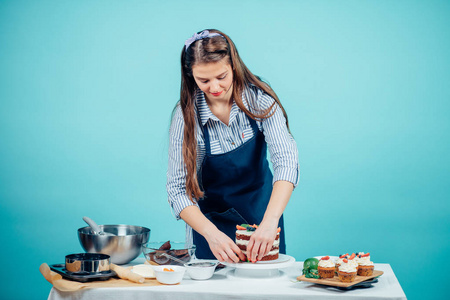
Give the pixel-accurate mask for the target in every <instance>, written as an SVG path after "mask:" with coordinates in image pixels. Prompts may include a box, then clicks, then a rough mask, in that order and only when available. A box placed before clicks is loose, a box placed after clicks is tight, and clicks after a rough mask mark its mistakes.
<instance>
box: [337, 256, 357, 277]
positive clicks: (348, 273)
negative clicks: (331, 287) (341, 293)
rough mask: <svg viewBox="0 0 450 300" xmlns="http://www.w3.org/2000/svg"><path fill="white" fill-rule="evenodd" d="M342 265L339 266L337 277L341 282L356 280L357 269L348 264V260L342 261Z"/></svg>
mask: <svg viewBox="0 0 450 300" xmlns="http://www.w3.org/2000/svg"><path fill="white" fill-rule="evenodd" d="M342 262H343V264H341V265H340V266H339V271H338V277H339V280H340V281H342V282H352V281H353V280H355V278H356V273H357V267H355V265H354V264H351V263H349V260H348V259H346V258H345V259H343V260H342Z"/></svg>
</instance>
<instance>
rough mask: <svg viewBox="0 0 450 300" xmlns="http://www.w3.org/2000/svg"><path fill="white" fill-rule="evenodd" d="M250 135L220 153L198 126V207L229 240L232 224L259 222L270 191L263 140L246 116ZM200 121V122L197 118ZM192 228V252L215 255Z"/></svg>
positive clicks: (283, 246)
mask: <svg viewBox="0 0 450 300" xmlns="http://www.w3.org/2000/svg"><path fill="white" fill-rule="evenodd" d="M247 118H248V119H249V121H250V124H251V126H252V129H253V133H254V135H253V137H252V138H251V139H250V140H249V141H247V142H246V143H244V144H242V145H241V146H240V147H238V148H236V149H234V150H232V151H230V152H227V153H223V154H215V155H213V154H211V145H210V140H209V133H208V130H207V128H206V126H203V127H202V130H203V136H204V139H205V152H206V154H205V159H204V160H203V163H202V166H201V168H200V170H199V174H198V179H199V184H200V187H201V188H202V189H203V191H204V193H205V194H204V195H205V196H204V198H203V199H201V200H200V201H198V204H199V206H200V210H201V211H202V213H203V214H204V215H205V216H206V218H208V219H209V220H210V221H211V222H212V223H213V224H214V225H216V227H217V228H218V229H219V230H220V231H222V232H223V233H225V234H226V235H227V236H229V237H230V238H231V239H232V240H233V241H234V240H235V237H236V225H238V224H239V225H240V224H260V223H261V221H262V219H263V217H264V213H265V212H266V208H267V205H268V203H269V200H270V196H271V194H272V179H273V176H272V172H271V171H270V168H269V163H268V161H267V158H266V155H267V144H266V142H265V140H264V134H263V133H262V132H260V131H259V129H258V126H257V124H256V121H255V120H253V119H251V118H250V117H248V116H247ZM200 124H201V122H200ZM278 226H279V227H281V232H280V253H283V254H285V253H286V244H285V238H284V223H283V216H281V218H280V221H279V224H278ZM192 232H193V239H194V240H193V242H194V245H196V251H195V256H196V257H197V258H202V259H215V257H214V255H213V254H212V251H211V249H210V248H209V245H208V242H207V241H206V239H205V238H204V237H203V236H202V235H200V234H199V233H197V232H196V231H195V230H193V231H192Z"/></svg>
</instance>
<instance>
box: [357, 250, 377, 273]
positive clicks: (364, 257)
mask: <svg viewBox="0 0 450 300" xmlns="http://www.w3.org/2000/svg"><path fill="white" fill-rule="evenodd" d="M358 256H359V257H358V275H359V276H372V275H373V269H374V265H373V262H371V261H370V253H366V254H360V255H358Z"/></svg>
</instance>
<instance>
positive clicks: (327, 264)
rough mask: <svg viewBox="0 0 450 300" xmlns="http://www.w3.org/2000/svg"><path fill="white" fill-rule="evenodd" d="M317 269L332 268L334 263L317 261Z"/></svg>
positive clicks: (329, 260) (328, 260)
mask: <svg viewBox="0 0 450 300" xmlns="http://www.w3.org/2000/svg"><path fill="white" fill-rule="evenodd" d="M319 267H321V268H334V262H332V261H331V259H327V260H319Z"/></svg>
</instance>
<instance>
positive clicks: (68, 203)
mask: <svg viewBox="0 0 450 300" xmlns="http://www.w3.org/2000/svg"><path fill="white" fill-rule="evenodd" d="M449 20H450V2H449V1H242V0H240V1H235V0H230V1H226V2H223V1H216V2H213V1H167V2H163V1H131V0H130V1H56V0H55V1H6V0H1V1H0V201H1V204H0V205H1V206H0V225H1V228H2V238H1V240H2V242H1V245H2V246H1V250H0V251H1V253H2V255H1V257H2V266H3V270H2V272H0V276H1V282H2V283H3V284H2V291H1V294H2V296H1V298H2V299H45V298H46V297H47V295H48V293H49V291H50V288H51V286H50V284H49V283H47V282H46V281H45V280H44V278H43V277H42V276H41V274H40V273H39V270H38V268H39V265H40V264H41V263H44V262H46V263H49V264H52V263H61V262H63V261H64V257H65V255H67V254H70V253H76V252H82V248H81V246H80V245H79V242H78V239H77V235H76V230H77V229H78V228H80V227H83V226H85V224H84V222H83V221H82V217H83V216H85V215H86V216H89V217H91V218H92V219H94V220H96V221H97V222H98V223H99V224H118V223H120V224H134V225H141V226H146V227H149V228H151V229H152V233H151V237H150V240H152V241H158V240H168V239H171V240H183V239H184V223H183V222H182V221H179V222H177V221H176V220H175V219H174V218H173V216H172V214H171V211H170V209H169V205H168V204H167V196H166V190H165V180H166V177H165V176H166V169H167V150H168V128H169V122H170V114H171V111H172V109H173V107H174V105H175V103H176V101H177V100H178V98H179V88H180V62H179V57H180V53H181V49H182V47H183V43H184V40H185V39H187V38H188V37H190V36H191V35H192V34H193V33H194V32H196V31H199V30H201V29H204V28H217V29H220V30H222V31H224V32H225V33H227V34H228V35H230V37H231V38H232V39H233V40H234V42H235V43H236V45H237V47H238V50H239V53H240V55H241V57H242V59H243V60H244V62H245V63H246V64H247V66H248V67H249V68H250V70H252V71H253V72H254V73H255V74H258V75H261V76H262V77H263V78H265V79H266V80H268V81H269V82H270V84H271V85H272V87H273V88H274V90H275V91H276V92H277V94H278V95H279V97H280V99H281V101H282V103H283V104H284V106H285V108H286V110H287V112H288V115H289V117H290V126H291V131H292V132H293V134H294V137H295V138H296V141H297V143H298V148H299V153H300V165H301V173H302V175H301V180H300V184H299V186H298V187H297V189H296V190H295V191H294V193H293V195H292V198H291V201H290V203H289V205H288V207H287V209H286V212H285V220H286V224H287V239H288V254H290V255H292V256H294V257H295V258H296V259H297V260H304V259H306V258H308V257H311V256H316V255H325V254H330V255H337V254H339V253H342V252H354V251H364V252H371V257H372V260H373V261H374V262H376V263H389V264H391V266H392V268H393V270H394V272H395V274H396V276H397V278H398V280H399V282H400V284H401V286H402V288H403V290H404V292H405V294H406V296H407V297H408V299H425V298H428V299H444V298H447V297H449V296H450V293H449V290H448V288H447V287H446V284H447V281H448V275H447V274H448V272H447V271H446V270H447V269H448V266H447V265H446V262H447V261H448V255H449V254H450V253H449V252H450V251H449V250H450V249H449V246H450V245H449V240H450V226H449V225H450V222H449V212H450V207H449V206H450V205H449V178H450V177H449V166H450V164H449V155H448V153H449V150H450V149H449V148H450V147H449V129H450V128H449V127H450V121H449V106H450V104H449V100H450V90H449V82H450V59H449V54H450V21H449ZM444 262H445V263H444ZM299 272H300V270H299ZM7 274H8V275H7ZM5 283H7V284H5Z"/></svg>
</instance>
